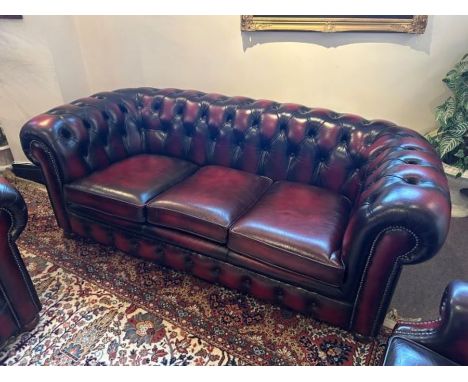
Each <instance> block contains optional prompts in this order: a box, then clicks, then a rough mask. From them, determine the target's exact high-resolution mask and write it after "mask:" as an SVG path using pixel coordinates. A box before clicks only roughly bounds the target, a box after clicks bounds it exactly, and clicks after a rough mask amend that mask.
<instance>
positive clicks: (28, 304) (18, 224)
mask: <svg viewBox="0 0 468 382" xmlns="http://www.w3.org/2000/svg"><path fill="white" fill-rule="evenodd" d="M27 219H28V211H27V208H26V204H25V202H24V200H23V198H22V196H21V195H20V193H19V192H18V191H17V190H16V189H15V188H14V187H13V186H12V185H11V184H9V183H8V182H7V181H6V180H5V179H4V178H1V177H0V321H1V325H0V345H1V344H2V342H3V341H4V340H5V339H6V338H8V337H10V336H11V335H13V334H15V333H17V332H19V331H21V330H24V329H28V328H31V327H32V326H33V325H34V323H35V322H36V320H37V318H38V312H39V311H40V309H41V304H40V302H39V299H38V298H37V294H36V291H35V289H34V287H33V285H32V282H31V279H30V277H29V274H28V272H27V270H26V267H25V266H24V263H23V260H22V259H21V256H20V254H19V252H18V248H17V246H16V243H15V240H16V239H17V238H18V236H19V235H20V234H21V232H22V231H23V229H24V227H25V226H26V222H27Z"/></svg>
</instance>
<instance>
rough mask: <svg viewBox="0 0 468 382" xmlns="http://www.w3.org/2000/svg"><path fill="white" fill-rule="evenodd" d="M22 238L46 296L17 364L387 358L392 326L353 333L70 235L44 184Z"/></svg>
mask: <svg viewBox="0 0 468 382" xmlns="http://www.w3.org/2000/svg"><path fill="white" fill-rule="evenodd" d="M11 181H12V183H14V184H15V186H16V187H17V188H18V189H19V190H20V192H21V193H22V195H23V196H24V198H25V200H26V203H27V205H28V210H29V221H28V225H27V229H26V230H25V232H23V234H22V235H21V237H20V240H19V242H18V246H19V248H20V251H21V253H22V255H23V257H24V258H25V262H26V263H27V266H28V269H29V271H30V274H31V277H32V279H33V282H34V284H35V286H36V289H37V291H38V294H39V297H40V299H41V301H42V303H43V306H44V307H43V310H42V312H41V319H40V323H39V325H38V326H37V327H36V328H35V329H34V330H33V331H32V332H31V333H24V334H22V335H20V336H19V337H17V338H16V339H14V340H12V341H10V343H8V344H7V346H6V347H4V348H3V349H1V350H0V363H3V364H7V365H378V364H380V363H381V359H382V356H383V352H384V348H385V342H386V340H387V336H386V335H385V334H384V333H382V335H381V336H379V337H378V338H376V339H375V340H373V341H372V342H370V343H361V342H358V341H357V340H356V339H354V338H353V336H352V335H351V334H350V333H347V332H346V331H343V330H340V329H338V328H335V327H332V326H329V325H326V324H324V323H320V322H317V321H315V320H313V319H311V318H308V317H305V316H303V315H301V314H297V313H293V312H290V311H288V310H285V309H282V308H279V307H277V306H273V305H270V304H267V303H264V302H262V301H259V300H257V299H255V298H251V297H249V296H245V295H243V294H240V293H238V292H235V291H232V290H228V289H226V288H223V287H221V286H218V285H213V284H209V283H206V282H204V281H202V280H200V279H197V278H195V277H193V276H190V275H187V274H183V273H180V272H176V271H173V270H170V269H167V268H164V267H161V266H158V265H156V264H153V263H149V262H146V261H143V260H140V259H137V258H133V257H131V256H128V255H126V254H124V253H122V252H120V251H118V250H115V249H113V248H109V247H105V246H102V245H99V244H96V243H94V242H91V241H88V240H85V239H65V238H64V237H63V235H62V232H61V230H60V229H59V228H58V227H57V225H56V223H55V218H54V216H53V212H52V210H51V207H50V204H49V200H48V197H47V193H46V191H45V188H44V187H43V186H40V185H37V184H35V183H30V182H27V181H23V180H20V179H16V180H15V179H13V180H11Z"/></svg>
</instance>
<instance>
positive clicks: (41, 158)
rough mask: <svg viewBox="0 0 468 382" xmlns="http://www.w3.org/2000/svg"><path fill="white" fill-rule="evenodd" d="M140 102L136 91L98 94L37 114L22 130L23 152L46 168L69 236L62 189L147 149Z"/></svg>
mask: <svg viewBox="0 0 468 382" xmlns="http://www.w3.org/2000/svg"><path fill="white" fill-rule="evenodd" d="M137 104H138V99H137V93H136V92H135V91H134V90H131V89H128V90H125V89H123V90H120V91H115V92H105V93H98V94H95V95H93V96H90V97H87V98H82V99H79V100H76V101H74V102H72V103H71V104H68V105H63V106H59V107H56V108H54V109H52V110H50V111H48V112H47V113H44V114H41V115H38V116H36V117H34V118H33V119H31V120H30V121H28V122H27V123H26V124H25V125H24V126H23V127H22V129H21V132H20V139H21V145H22V148H23V151H24V152H25V154H26V156H27V157H28V159H29V160H30V161H31V162H33V163H34V164H36V165H38V166H39V167H40V168H41V170H42V173H43V176H44V178H45V180H46V186H47V191H48V193H49V198H50V200H51V203H52V207H53V210H54V213H55V216H56V219H57V222H58V224H59V226H60V227H61V228H63V229H64V231H65V232H70V223H69V220H68V215H67V213H66V209H65V204H64V200H63V192H62V189H63V185H64V184H66V183H69V182H72V181H74V180H76V179H79V178H82V177H84V176H86V175H88V174H90V173H91V172H93V171H96V170H100V169H103V168H105V167H107V166H109V165H110V164H111V163H113V162H115V161H118V160H121V159H124V158H127V157H128V156H131V155H133V154H138V153H141V152H143V151H144V150H145V148H144V144H145V143H144V135H143V134H142V133H141V129H140V126H139V119H140V116H139V109H138V105H137Z"/></svg>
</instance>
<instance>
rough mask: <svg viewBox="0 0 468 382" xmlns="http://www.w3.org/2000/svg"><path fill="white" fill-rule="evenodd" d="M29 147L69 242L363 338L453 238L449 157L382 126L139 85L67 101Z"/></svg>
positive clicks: (34, 124) (33, 130)
mask: <svg viewBox="0 0 468 382" xmlns="http://www.w3.org/2000/svg"><path fill="white" fill-rule="evenodd" d="M21 142H22V146H23V149H24V152H25V153H26V155H27V156H28V158H29V159H30V160H31V161H32V162H34V163H35V164H37V165H39V166H40V167H41V169H42V171H43V175H44V177H45V179H46V183H47V189H48V192H49V196H50V200H51V202H52V205H53V208H54V212H55V215H56V218H57V222H58V224H59V225H60V227H62V228H63V230H64V231H65V233H66V234H70V233H75V234H78V235H80V236H85V237H90V238H93V239H94V240H96V241H97V242H100V243H103V244H106V245H113V246H115V247H116V248H118V249H120V250H122V251H124V252H126V253H129V254H133V255H136V256H140V257H142V258H145V259H148V260H152V261H156V262H158V263H160V264H164V265H167V266H169V267H172V268H175V269H178V270H183V271H187V272H190V273H192V274H194V275H196V276H198V277H200V278H202V279H205V280H208V281H211V282H217V283H220V284H222V285H225V286H227V287H229V288H235V289H237V290H241V291H244V292H248V293H250V294H252V295H254V296H257V297H259V298H262V299H264V300H267V301H271V302H274V303H281V304H283V305H284V306H286V307H288V308H290V309H293V310H296V311H301V312H304V313H306V314H311V315H312V316H313V317H315V318H317V319H319V320H322V321H326V322H328V323H331V324H334V325H338V326H340V327H343V328H346V329H349V330H351V331H354V332H355V333H357V334H361V335H364V336H372V335H375V334H376V333H377V332H378V330H379V328H380V326H381V323H382V321H383V318H384V316H385V313H386V310H387V307H388V304H389V301H390V298H391V296H392V293H393V290H394V287H395V283H396V281H397V279H398V276H399V272H400V268H401V266H402V265H404V264H414V263H418V262H421V261H424V260H426V259H428V258H430V257H431V256H433V255H434V254H435V253H436V252H437V250H438V249H439V247H440V246H441V245H442V243H443V242H444V240H445V237H446V234H447V229H448V224H449V218H450V199H449V193H448V189H447V182H446V178H445V175H444V172H443V170H442V167H441V162H440V160H439V158H438V156H437V155H436V153H435V152H434V150H433V149H432V147H431V146H430V145H429V144H428V142H427V141H426V140H425V139H424V138H422V137H421V136H420V135H418V134H417V133H415V132H414V131H412V130H409V129H405V128H402V127H398V126H396V125H394V124H392V123H390V122H386V121H380V120H374V121H368V120H365V119H363V118H360V117H358V116H355V115H350V114H337V113H334V112H332V111H330V110H324V109H314V108H312V109H311V108H307V107H304V106H300V105H296V104H279V103H276V102H273V101H266V100H252V99H249V98H246V97H232V98H229V97H225V96H222V95H218V94H205V93H201V92H198V91H192V90H190V91H184V90H177V89H153V88H138V89H121V90H117V91H114V92H103V93H99V94H95V95H93V96H90V97H88V98H83V99H80V100H77V101H74V102H72V103H71V104H68V105H64V106H60V107H56V108H54V109H52V110H50V111H48V112H47V113H44V114H41V115H39V116H37V117H35V118H33V119H31V120H30V121H29V122H27V123H26V124H25V125H24V126H23V128H22V130H21Z"/></svg>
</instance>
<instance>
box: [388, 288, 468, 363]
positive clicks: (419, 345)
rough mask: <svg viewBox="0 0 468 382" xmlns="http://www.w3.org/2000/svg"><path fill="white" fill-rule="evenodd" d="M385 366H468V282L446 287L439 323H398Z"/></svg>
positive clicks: (390, 342)
mask: <svg viewBox="0 0 468 382" xmlns="http://www.w3.org/2000/svg"><path fill="white" fill-rule="evenodd" d="M384 365H385V366H454V365H465V366H466V365H468V282H466V281H462V280H455V281H452V282H451V283H450V284H449V285H448V286H447V288H446V289H445V292H444V294H443V296H442V301H441V303H440V317H439V318H438V319H437V320H434V321H423V322H400V323H398V325H397V326H396V327H395V329H394V332H393V336H392V337H391V338H390V340H389V343H388V347H387V353H386V355H385V360H384Z"/></svg>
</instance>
